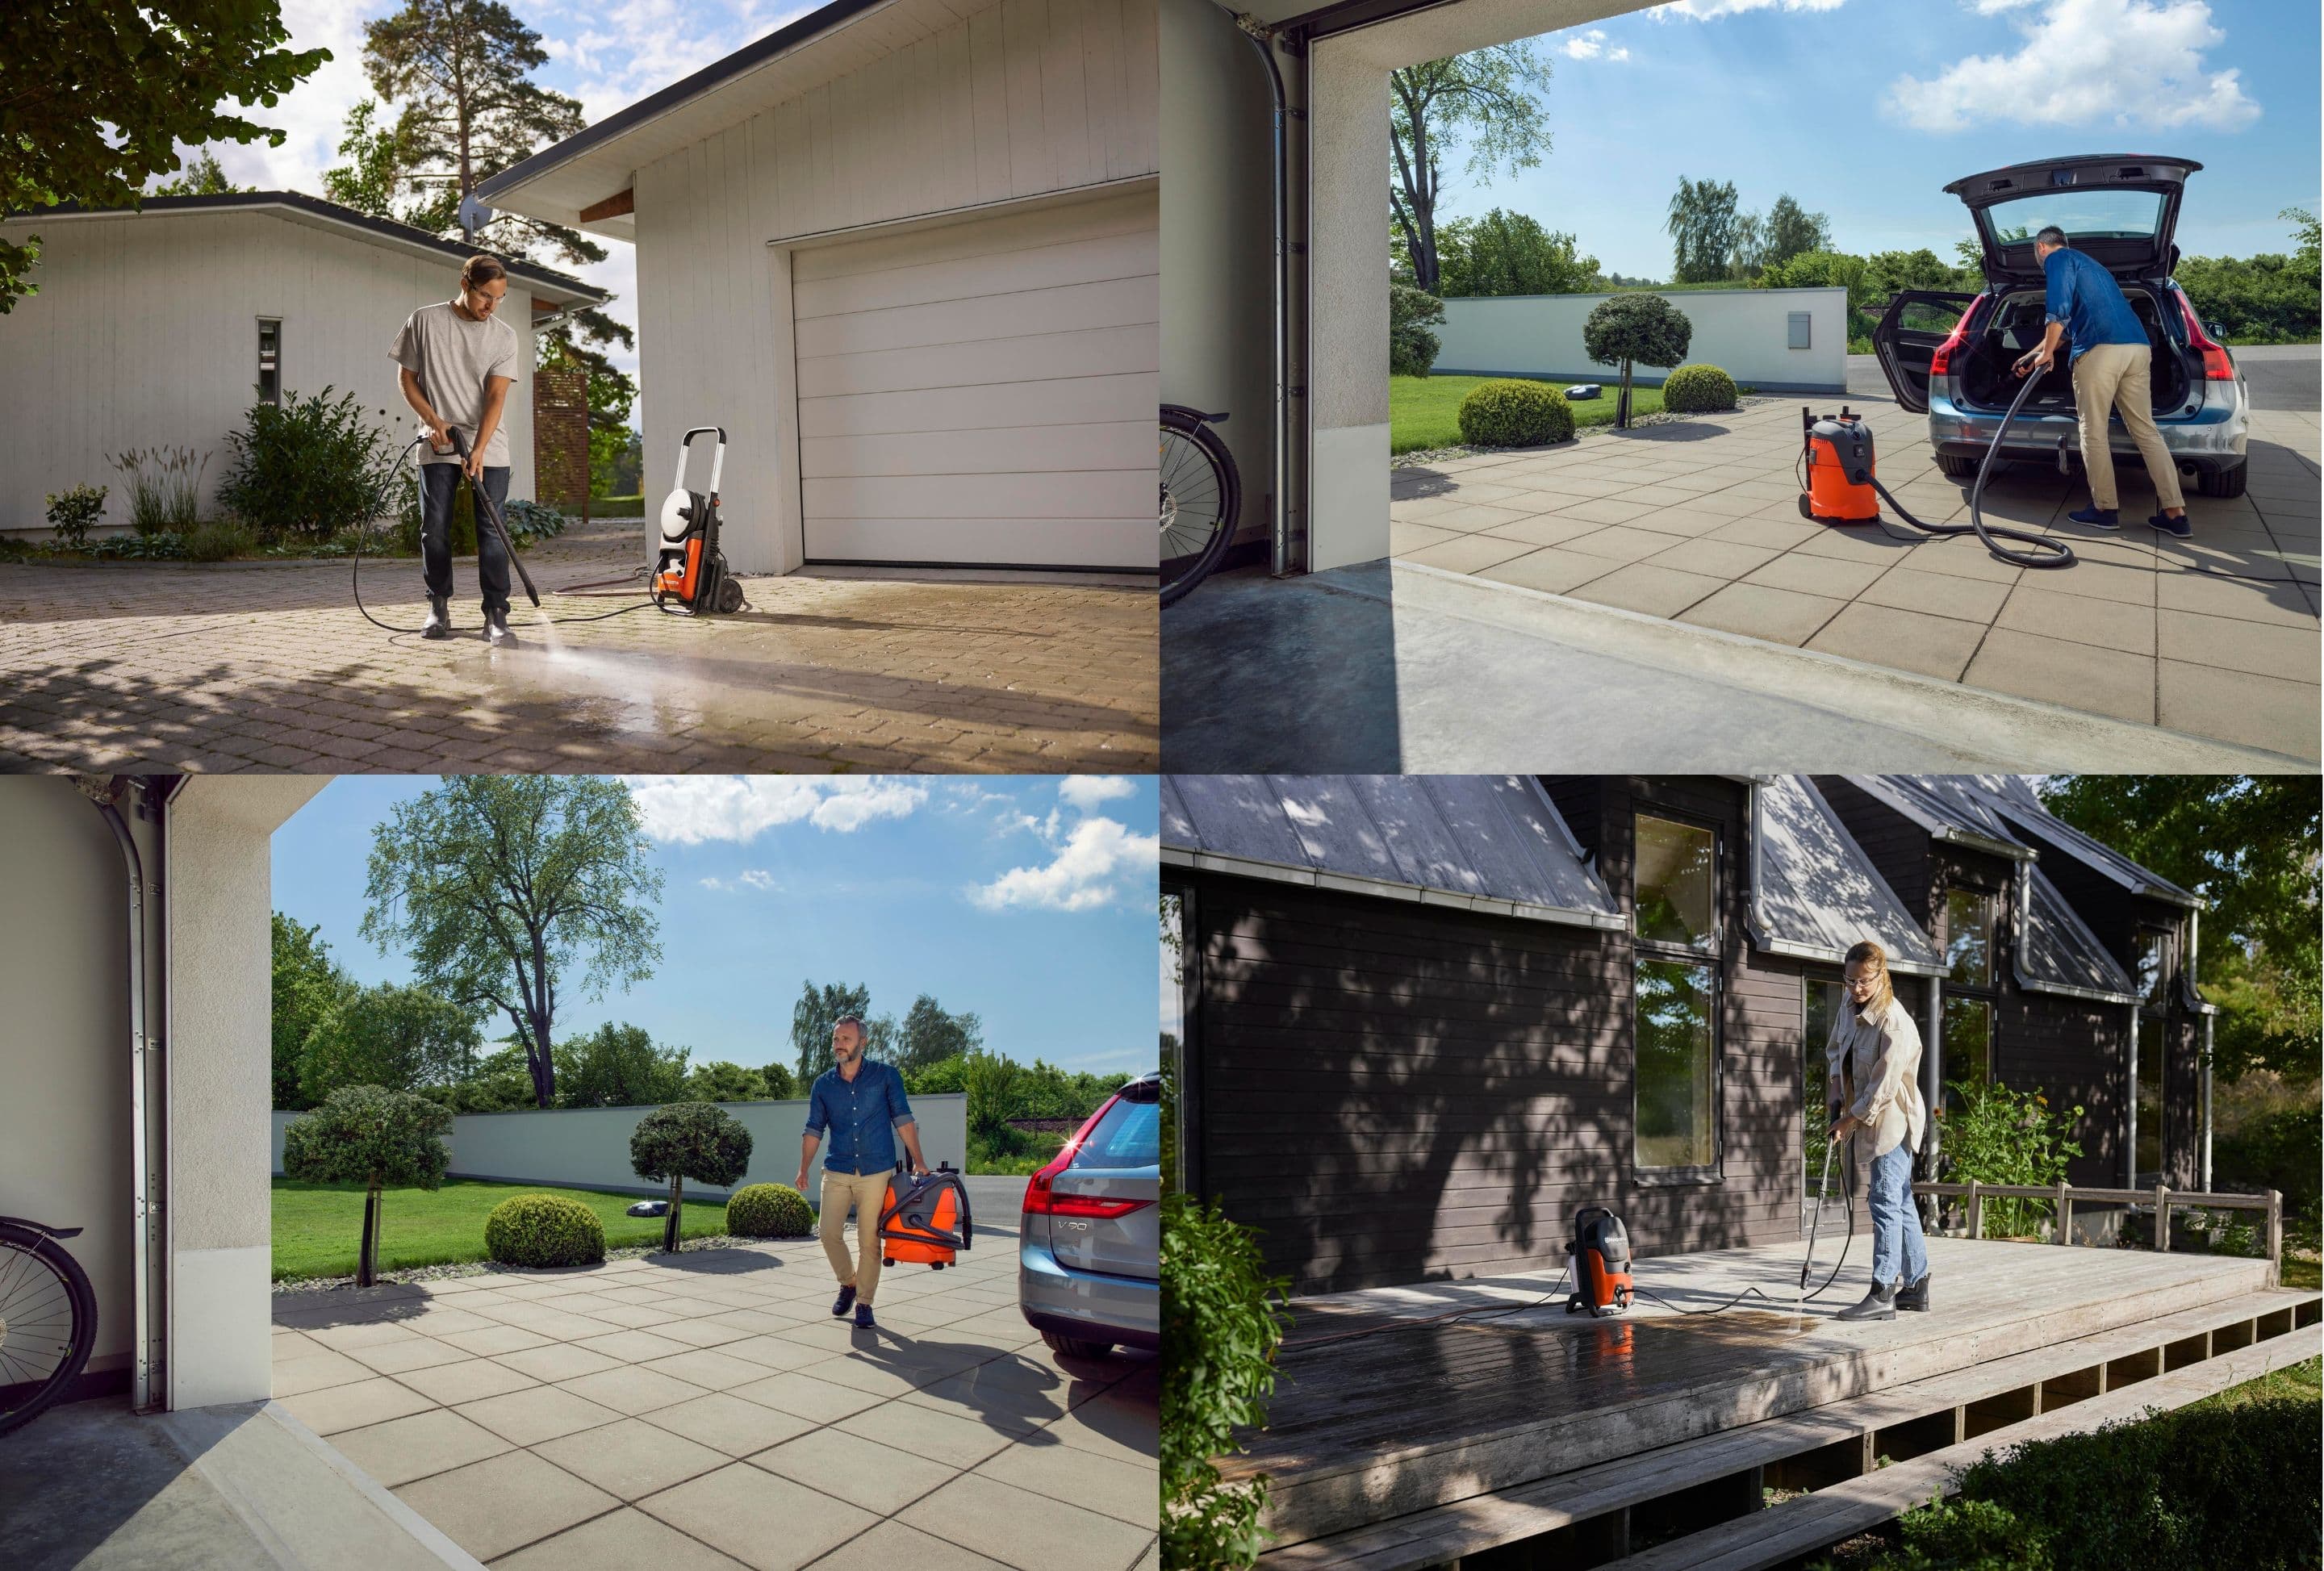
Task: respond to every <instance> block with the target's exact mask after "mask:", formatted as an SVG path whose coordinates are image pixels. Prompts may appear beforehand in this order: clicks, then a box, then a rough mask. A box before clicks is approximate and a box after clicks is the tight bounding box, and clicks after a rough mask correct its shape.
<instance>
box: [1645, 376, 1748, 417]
mask: <svg viewBox="0 0 2324 1571" xmlns="http://www.w3.org/2000/svg"><path fill="white" fill-rule="evenodd" d="M1735 398H1736V392H1735V378H1733V377H1732V376H1729V375H1728V374H1727V373H1726V372H1724V371H1722V370H1720V368H1719V367H1718V366H1716V365H1682V366H1680V367H1679V368H1678V369H1677V370H1675V371H1674V372H1672V373H1671V374H1669V375H1668V376H1666V377H1665V378H1663V407H1664V408H1665V409H1666V410H1670V411H1673V412H1674V413H1677V414H1711V413H1714V412H1716V411H1720V410H1723V409H1733V408H1734V407H1735Z"/></svg>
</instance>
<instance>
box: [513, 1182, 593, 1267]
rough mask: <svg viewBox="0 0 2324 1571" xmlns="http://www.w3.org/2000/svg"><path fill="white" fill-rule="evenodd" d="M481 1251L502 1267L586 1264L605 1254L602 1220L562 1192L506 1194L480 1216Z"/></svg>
mask: <svg viewBox="0 0 2324 1571" xmlns="http://www.w3.org/2000/svg"><path fill="white" fill-rule="evenodd" d="M484 1250H485V1252H487V1253H488V1254H490V1255H491V1256H492V1257H493V1259H494V1260H496V1261H500V1262H501V1263H502V1264H503V1265H522V1266H533V1267H536V1268H540V1267H548V1266H560V1265H590V1264H593V1263H595V1261H601V1260H603V1259H604V1258H605V1224H604V1223H602V1222H600V1221H598V1220H597V1214H596V1213H595V1211H592V1210H590V1209H589V1207H587V1206H584V1205H583V1204H581V1202H580V1201H578V1200H568V1199H567V1198H566V1197H564V1196H562V1195H512V1196H510V1197H508V1198H507V1199H505V1200H503V1201H502V1202H501V1203H500V1204H499V1205H497V1206H493V1214H492V1215H490V1216H487V1217H485V1218H484Z"/></svg>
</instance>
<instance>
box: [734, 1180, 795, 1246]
mask: <svg viewBox="0 0 2324 1571" xmlns="http://www.w3.org/2000/svg"><path fill="white" fill-rule="evenodd" d="M726 1231H727V1232H728V1233H729V1234H732V1235H733V1236H734V1237H736V1238H805V1237H806V1236H807V1234H810V1233H812V1232H814V1231H815V1213H814V1211H813V1210H811V1209H809V1207H808V1206H807V1197H806V1196H804V1195H802V1194H800V1193H799V1192H798V1190H797V1189H794V1188H792V1187H790V1186H789V1185H788V1184H751V1185H747V1186H745V1187H742V1188H740V1189H737V1190H735V1191H734V1192H733V1194H732V1195H730V1196H728V1197H726Z"/></svg>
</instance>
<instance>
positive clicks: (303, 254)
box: [0, 210, 533, 531]
mask: <svg viewBox="0 0 2324 1571" xmlns="http://www.w3.org/2000/svg"><path fill="white" fill-rule="evenodd" d="M31 235H38V236H40V237H41V261H40V263H39V265H38V266H37V267H36V268H35V269H34V270H33V273H32V282H34V283H35V284H37V285H38V286H39V289H40V292H39V293H37V294H34V295H32V296H29V297H28V298H26V299H24V300H19V301H18V302H17V303H16V307H15V309H14V310H12V311H10V312H9V313H8V314H7V315H6V316H5V317H0V430H5V431H6V432H7V433H8V434H7V438H6V440H5V442H0V531H6V530H45V529H46V528H47V527H48V525H47V519H46V513H47V503H46V501H45V498H46V496H47V494H49V493H51V492H53V491H63V490H66V489H68V488H69V487H71V486H73V485H105V486H109V487H110V491H109V493H108V494H107V496H106V523H107V524H108V525H116V526H122V527H125V526H126V525H127V523H128V522H129V513H128V495H127V487H126V486H125V485H124V484H123V480H124V476H122V475H121V474H120V472H119V471H117V470H116V469H115V468H114V467H112V466H111V465H110V464H109V463H108V462H107V458H108V456H109V455H113V454H117V453H121V452H124V451H127V450H130V449H147V448H167V447H172V446H175V447H186V448H194V449H195V450H196V451H197V452H200V453H208V455H209V456H210V457H209V467H208V471H207V472H206V473H205V475H204V476H203V486H202V495H203V504H204V508H205V510H206V511H207V510H208V508H210V507H212V506H214V505H215V502H216V497H217V485H218V481H219V479H220V478H221V477H222V476H224V475H225V473H226V467H227V464H228V461H229V460H230V458H231V457H232V451H231V449H230V448H228V447H227V446H226V434H227V433H228V432H229V431H236V430H241V429H242V426H243V416H244V411H247V410H248V409H249V407H250V405H251V404H252V402H254V400H255V398H256V396H257V394H256V384H257V381H258V319H259V318H261V317H280V318H281V319H282V361H281V364H282V381H281V385H282V387H283V389H284V391H285V392H286V393H291V392H296V393H319V392H321V391H322V390H323V388H324V387H325V386H326V385H329V386H330V387H332V388H334V389H337V390H338V391H340V392H353V393H355V395H356V397H357V398H359V399H360V400H361V401H362V402H363V403H364V405H365V406H367V407H368V408H370V409H373V410H384V411H386V420H385V423H386V424H387V425H388V427H389V429H390V430H392V432H394V433H396V434H397V435H398V436H399V439H409V438H410V434H411V432H412V431H413V430H415V429H416V425H415V422H414V420H413V418H412V416H411V413H410V410H409V409H408V408H406V407H405V405H404V402H403V395H402V393H401V391H400V390H399V389H398V387H397V385H396V374H395V369H396V368H395V366H394V365H393V363H392V362H391V361H390V360H389V359H388V357H387V351H388V346H389V345H390V344H392V342H393V341H394V339H395V334H396V330H397V329H398V328H401V326H402V325H403V321H404V319H405V318H407V317H409V316H410V314H411V312H412V311H413V310H416V309H417V308H419V307H420V306H423V305H429V304H432V303H434V302H435V301H438V300H448V299H450V298H451V296H452V293H453V291H454V290H455V289H456V288H457V281H458V272H459V270H458V266H457V263H455V262H454V261H453V260H452V259H451V258H450V257H445V258H443V259H442V260H440V261H431V260H428V259H425V258H421V257H417V256H408V255H404V254H399V253H397V252H395V251H392V250H389V249H386V248H385V247H383V246H379V245H371V244H369V243H368V242H366V241H364V240H360V239H357V238H355V237H354V236H342V235H336V234H331V233H329V232H327V231H325V230H321V229H318V228H316V227H314V226H311V225H308V224H300V223H293V222H291V221H290V220H289V219H286V218H283V217H277V216H274V215H272V214H268V213H264V212H231V211H229V212H207V213H206V212H187V211H182V210H180V211H177V212H152V213H147V214H143V215H135V214H124V215H120V216H117V217H115V216H106V217H84V218H69V219H50V220H47V221H37V220H25V219H17V220H13V221H10V222H8V223H5V224H0V237H5V238H6V239H8V240H11V241H16V242H21V241H23V239H24V238H25V237H26V236H31ZM502 311H503V319H505V320H506V321H507V322H508V323H509V325H510V326H511V327H512V328H515V329H516V332H517V337H518V338H519V339H520V340H521V347H522V355H523V358H522V362H521V363H522V365H523V366H524V374H523V377H522V379H521V380H520V381H519V382H518V384H517V385H516V387H515V388H514V389H513V390H512V392H511V393H510V396H509V403H508V411H507V414H506V416H505V418H504V421H503V423H504V425H505V427H506V429H507V430H508V433H509V451H510V469H511V473H510V476H509V494H510V495H511V496H520V497H529V496H530V495H531V494H532V486H533V472H532V387H531V376H532V323H531V317H532V297H531V295H530V291H527V290H526V289H525V288H524V286H523V285H522V284H521V282H515V281H512V284H511V288H510V290H509V292H508V300H507V303H506V304H505V305H503V308H502Z"/></svg>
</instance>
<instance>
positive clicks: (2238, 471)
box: [2195, 462, 2251, 496]
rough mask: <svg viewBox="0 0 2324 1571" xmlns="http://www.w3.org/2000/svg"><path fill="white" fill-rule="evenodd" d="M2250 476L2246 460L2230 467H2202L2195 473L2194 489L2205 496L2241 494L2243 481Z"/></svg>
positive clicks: (2249, 467) (2242, 492) (2249, 466)
mask: <svg viewBox="0 0 2324 1571" xmlns="http://www.w3.org/2000/svg"><path fill="white" fill-rule="evenodd" d="M2250 477H2251V465H2250V464H2249V463H2248V462H2245V463H2241V464H2237V465H2236V467H2234V468H2232V469H2202V470H2198V471H2197V472H2196V475H2195V489H2196V490H2197V491H2199V492H2200V493H2201V494H2204V495H2206V496H2241V495H2242V494H2244V482H2245V481H2246V480H2247V479H2249V478H2250Z"/></svg>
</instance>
